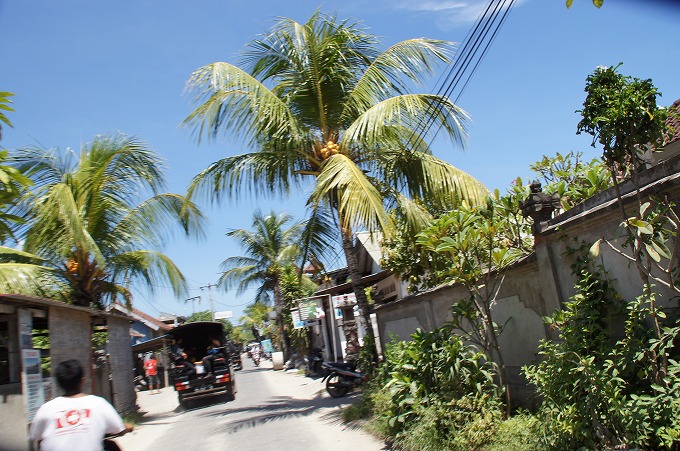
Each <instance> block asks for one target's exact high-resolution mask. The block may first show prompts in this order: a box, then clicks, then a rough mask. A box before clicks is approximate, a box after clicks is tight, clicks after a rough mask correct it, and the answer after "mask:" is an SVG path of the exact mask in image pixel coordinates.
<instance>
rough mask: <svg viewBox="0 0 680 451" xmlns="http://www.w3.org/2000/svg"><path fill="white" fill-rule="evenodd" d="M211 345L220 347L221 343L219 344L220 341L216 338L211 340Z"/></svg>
mask: <svg viewBox="0 0 680 451" xmlns="http://www.w3.org/2000/svg"><path fill="white" fill-rule="evenodd" d="M212 344H213V346H221V345H222V343H220V340H218V339H217V338H213V340H212Z"/></svg>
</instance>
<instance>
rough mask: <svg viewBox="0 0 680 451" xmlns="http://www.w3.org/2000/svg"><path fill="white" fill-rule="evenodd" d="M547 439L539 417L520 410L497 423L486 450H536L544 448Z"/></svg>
mask: <svg viewBox="0 0 680 451" xmlns="http://www.w3.org/2000/svg"><path fill="white" fill-rule="evenodd" d="M543 443H545V439H544V438H543V437H542V425H541V423H540V421H539V420H538V418H536V417H535V416H534V415H531V414H529V413H524V412H520V413H518V414H516V415H513V416H512V417H511V418H508V419H507V420H505V421H502V422H500V423H497V424H496V428H495V430H494V431H493V434H492V437H491V440H490V441H489V443H488V444H487V445H486V446H484V447H483V448H482V449H483V450H484V451H508V450H512V451H536V450H543V449H545V446H544V445H543Z"/></svg>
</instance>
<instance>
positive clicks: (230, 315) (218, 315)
mask: <svg viewBox="0 0 680 451" xmlns="http://www.w3.org/2000/svg"><path fill="white" fill-rule="evenodd" d="M233 317H234V312H232V311H231V310H226V311H224V312H215V319H229V318H233Z"/></svg>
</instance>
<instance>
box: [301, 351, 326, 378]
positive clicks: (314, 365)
mask: <svg viewBox="0 0 680 451" xmlns="http://www.w3.org/2000/svg"><path fill="white" fill-rule="evenodd" d="M322 363H323V354H322V353H321V349H319V348H312V349H310V350H309V354H308V355H307V357H305V376H308V377H309V376H324V375H325V370H324V369H323V367H322Z"/></svg>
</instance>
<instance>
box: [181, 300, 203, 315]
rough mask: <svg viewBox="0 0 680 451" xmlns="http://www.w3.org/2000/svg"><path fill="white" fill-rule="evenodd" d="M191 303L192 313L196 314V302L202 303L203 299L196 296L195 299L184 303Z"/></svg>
mask: <svg viewBox="0 0 680 451" xmlns="http://www.w3.org/2000/svg"><path fill="white" fill-rule="evenodd" d="M189 301H191V313H196V308H195V307H194V306H195V304H194V301H198V303H199V304H200V303H201V297H200V296H194V297H193V298H189V299H185V300H184V303H185V304H186V303H187V302H189Z"/></svg>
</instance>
